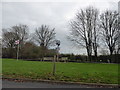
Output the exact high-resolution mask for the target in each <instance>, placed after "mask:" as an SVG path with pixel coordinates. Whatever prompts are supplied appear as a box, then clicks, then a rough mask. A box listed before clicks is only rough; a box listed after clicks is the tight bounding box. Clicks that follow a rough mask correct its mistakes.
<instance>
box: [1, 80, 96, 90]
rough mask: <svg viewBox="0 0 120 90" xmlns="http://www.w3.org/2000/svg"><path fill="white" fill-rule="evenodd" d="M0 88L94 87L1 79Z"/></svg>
mask: <svg viewBox="0 0 120 90" xmlns="http://www.w3.org/2000/svg"><path fill="white" fill-rule="evenodd" d="M2 88H95V87H93V86H87V85H78V84H56V83H46V82H15V81H8V80H3V81H2Z"/></svg>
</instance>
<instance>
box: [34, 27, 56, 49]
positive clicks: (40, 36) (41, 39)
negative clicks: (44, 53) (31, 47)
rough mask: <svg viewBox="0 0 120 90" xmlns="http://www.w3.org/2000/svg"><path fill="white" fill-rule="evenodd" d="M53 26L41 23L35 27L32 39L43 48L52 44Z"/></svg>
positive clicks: (53, 39)
mask: <svg viewBox="0 0 120 90" xmlns="http://www.w3.org/2000/svg"><path fill="white" fill-rule="evenodd" d="M54 30H55V28H53V29H50V28H49V26H46V25H41V27H39V28H37V29H36V31H35V34H34V40H35V41H36V42H37V43H38V44H39V45H40V46H41V47H44V48H48V47H50V46H51V45H53V43H54V41H55V34H56V33H55V31H54Z"/></svg>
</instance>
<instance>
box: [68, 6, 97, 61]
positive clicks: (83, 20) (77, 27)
mask: <svg viewBox="0 0 120 90" xmlns="http://www.w3.org/2000/svg"><path fill="white" fill-rule="evenodd" d="M97 19H98V10H97V9H94V8H93V7H88V8H87V9H85V10H82V9H81V10H80V12H78V13H77V14H76V18H75V20H73V21H72V22H71V23H70V26H71V33H70V34H71V35H70V36H69V39H70V40H71V41H73V42H75V43H76V44H77V45H79V46H82V47H85V48H86V50H87V54H88V57H89V60H91V55H92V48H93V49H94V53H95V55H96V56H97V47H98V45H97V31H96V30H97Z"/></svg>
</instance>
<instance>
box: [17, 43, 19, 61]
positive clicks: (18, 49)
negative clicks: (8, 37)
mask: <svg viewBox="0 0 120 90" xmlns="http://www.w3.org/2000/svg"><path fill="white" fill-rule="evenodd" d="M18 57H19V44H18V47H17V61H18Z"/></svg>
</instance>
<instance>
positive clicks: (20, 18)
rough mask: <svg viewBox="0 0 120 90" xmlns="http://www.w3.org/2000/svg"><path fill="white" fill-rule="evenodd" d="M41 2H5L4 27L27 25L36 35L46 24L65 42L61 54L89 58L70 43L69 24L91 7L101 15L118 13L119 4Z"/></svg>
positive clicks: (78, 0) (105, 1)
mask: <svg viewBox="0 0 120 90" xmlns="http://www.w3.org/2000/svg"><path fill="white" fill-rule="evenodd" d="M39 1H41V2H38V0H29V2H28V0H18V2H16V1H15V0H4V2H3V1H2V27H3V28H10V27H11V26H13V25H17V24H26V25H28V26H29V28H30V32H31V33H33V32H34V31H35V28H36V27H39V26H41V25H42V24H45V25H49V26H50V28H55V32H56V38H57V39H59V40H60V41H61V46H60V47H61V50H60V52H61V53H74V54H85V53H86V50H85V49H82V48H76V47H75V46H74V45H73V44H72V43H71V42H70V41H68V40H67V39H66V37H67V36H68V35H69V21H70V20H71V19H73V18H74V16H75V13H76V12H77V11H78V10H79V9H81V8H85V7H87V6H94V7H96V8H98V9H99V10H100V11H104V10H106V9H111V10H117V8H118V5H117V2H118V1H119V0H69V1H68V0H64V1H63V0H59V1H58V0H49V2H48V0H43V1H44V2H43V1H42V0H39ZM60 1H61V2H60ZM0 7H1V6H0ZM0 23H1V21H0Z"/></svg>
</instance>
